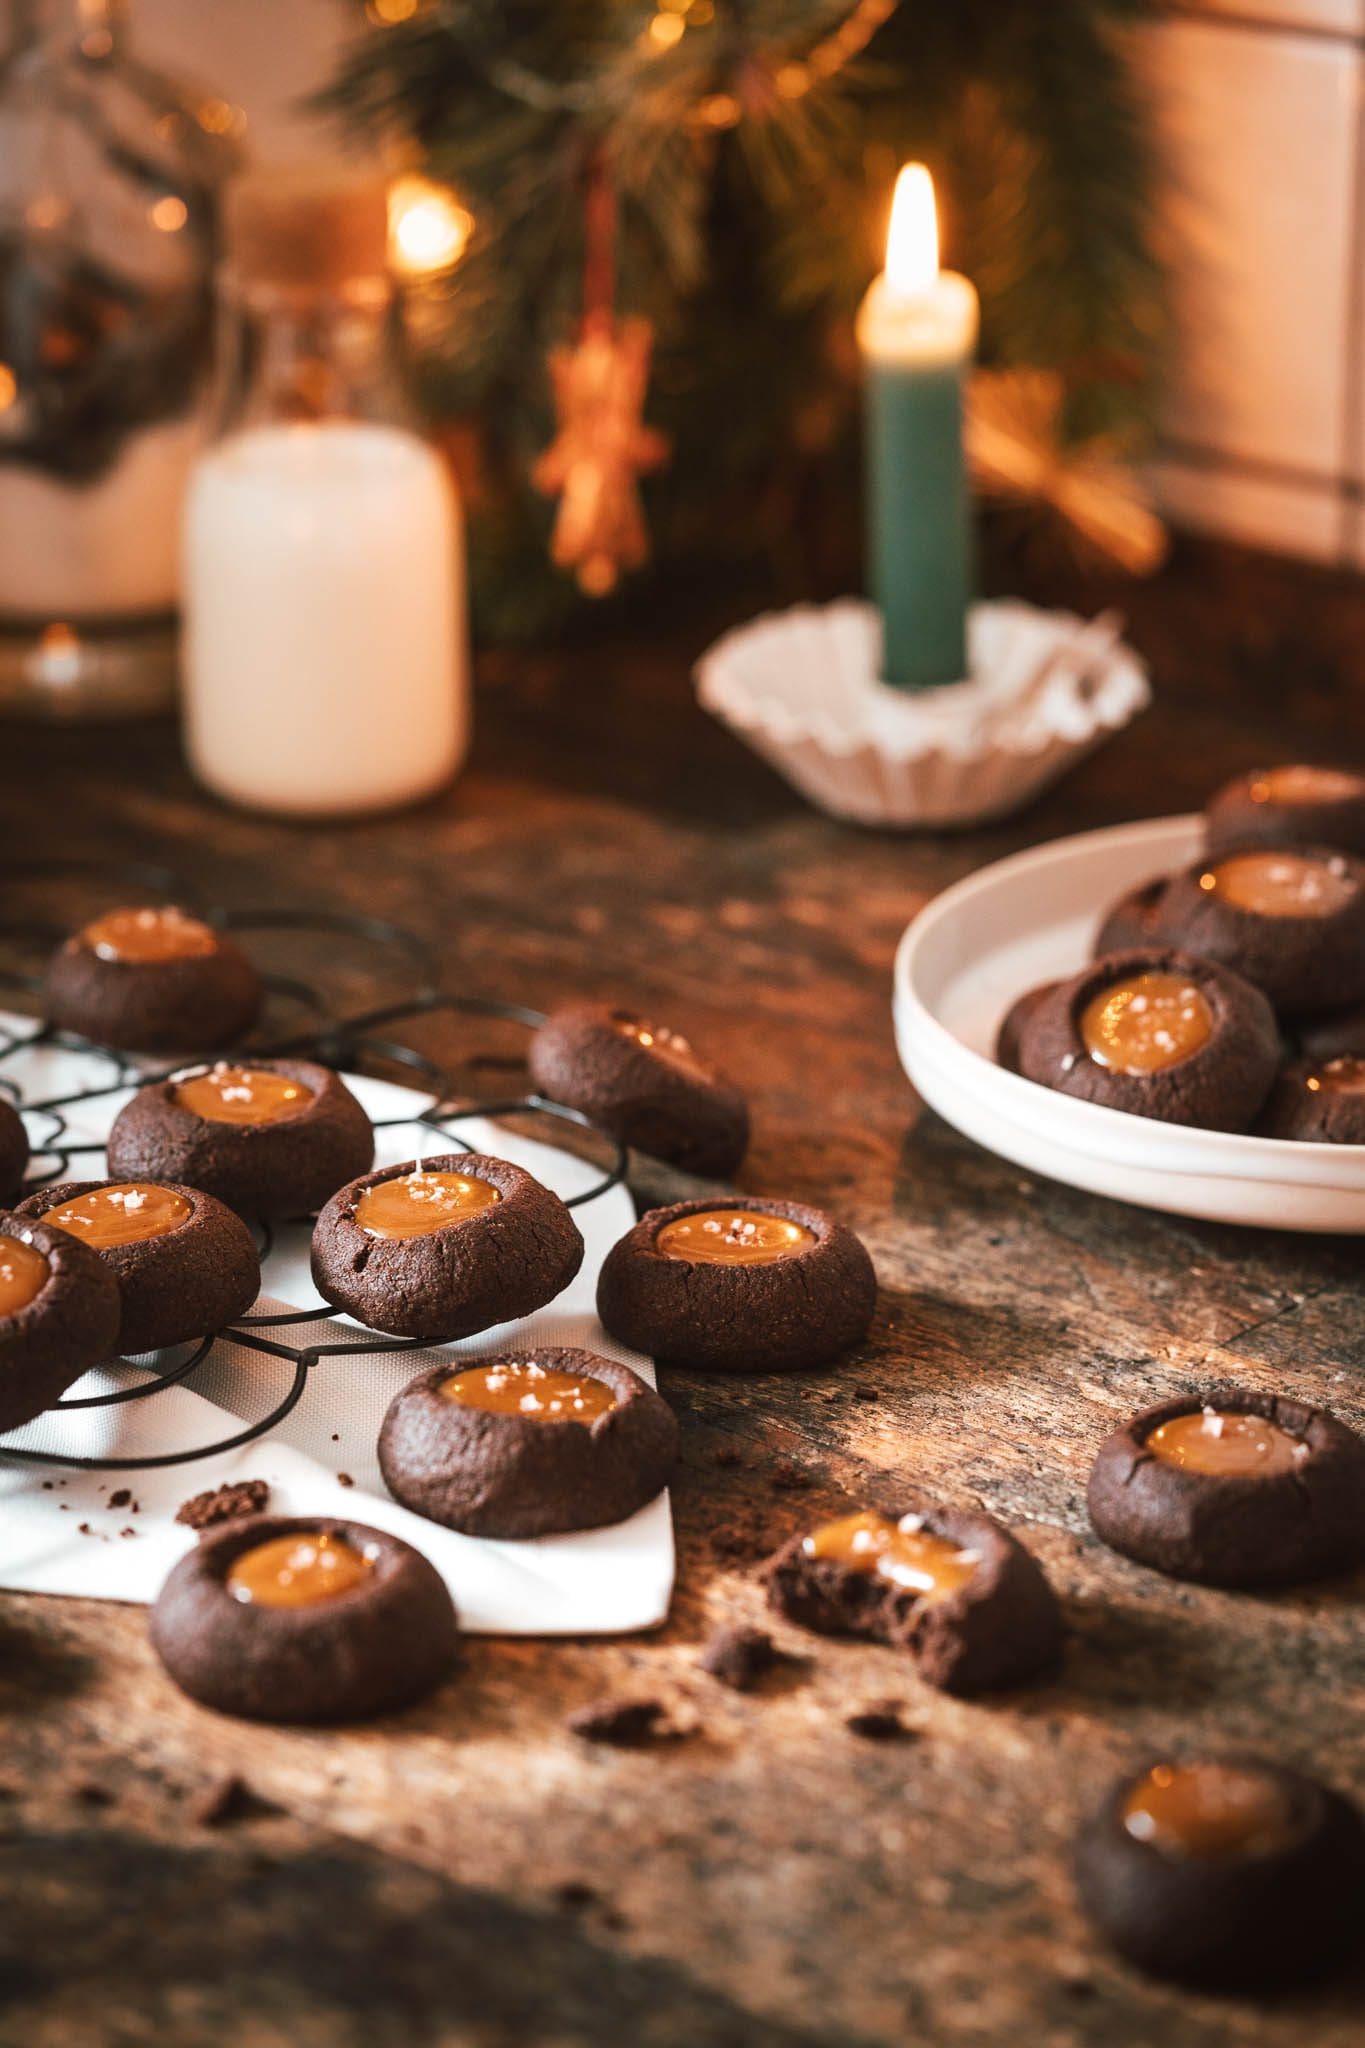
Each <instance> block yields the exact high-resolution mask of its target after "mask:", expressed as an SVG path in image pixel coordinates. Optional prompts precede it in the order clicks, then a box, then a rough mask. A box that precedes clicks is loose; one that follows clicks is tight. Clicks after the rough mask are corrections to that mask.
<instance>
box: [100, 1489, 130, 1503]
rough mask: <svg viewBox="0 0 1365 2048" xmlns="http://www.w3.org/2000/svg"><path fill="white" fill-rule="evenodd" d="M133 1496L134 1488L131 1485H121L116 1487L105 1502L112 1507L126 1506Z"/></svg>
mask: <svg viewBox="0 0 1365 2048" xmlns="http://www.w3.org/2000/svg"><path fill="white" fill-rule="evenodd" d="M132 1497H133V1489H132V1488H131V1486H119V1487H116V1488H115V1489H114V1491H113V1492H112V1493H111V1494H110V1496H109V1498H108V1500H107V1501H106V1502H105V1506H106V1507H111V1508H126V1507H127V1505H128V1503H129V1501H130V1500H131V1499H132Z"/></svg>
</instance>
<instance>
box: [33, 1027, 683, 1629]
mask: <svg viewBox="0 0 1365 2048" xmlns="http://www.w3.org/2000/svg"><path fill="white" fill-rule="evenodd" d="M63 1057H64V1056H60V1055H54V1054H51V1053H46V1054H44V1055H42V1058H43V1061H44V1066H45V1072H44V1074H43V1089H44V1092H49V1091H50V1092H53V1093H56V1092H59V1091H60V1089H61V1087H63V1086H69V1085H77V1086H80V1085H89V1082H90V1080H91V1078H92V1076H91V1072H90V1068H89V1065H88V1064H86V1065H84V1066H80V1067H77V1068H76V1069H75V1070H74V1080H73V1079H71V1078H70V1077H69V1076H68V1077H66V1078H64V1077H63V1070H62V1059H63ZM73 1057H76V1056H73ZM5 1071H6V1072H7V1073H9V1074H11V1075H12V1076H13V1077H14V1078H16V1079H21V1082H22V1080H23V1077H21V1075H20V1073H19V1063H18V1061H17V1060H11V1061H8V1062H6V1066H5ZM350 1085H351V1087H352V1088H353V1089H354V1090H355V1093H356V1094H357V1095H358V1096H359V1097H360V1099H361V1101H362V1102H363V1103H364V1104H365V1107H366V1108H367V1109H368V1110H369V1112H370V1114H371V1115H372V1116H375V1117H391V1116H401V1115H403V1114H404V1113H405V1111H407V1110H409V1109H411V1108H412V1107H413V1106H414V1105H415V1104H418V1103H420V1100H421V1098H419V1097H417V1096H415V1095H414V1094H413V1093H412V1092H411V1091H410V1090H408V1089H404V1088H398V1087H394V1086H392V1085H391V1084H389V1083H387V1082H381V1081H371V1080H368V1079H364V1078H357V1079H352V1080H351V1082H350ZM25 1092H26V1093H28V1094H30V1095H32V1094H34V1093H35V1092H36V1091H34V1090H32V1089H30V1088H29V1087H28V1086H27V1085H25ZM125 1099H126V1098H125V1097H124V1096H122V1095H118V1096H112V1097H109V1098H108V1099H107V1100H106V1101H105V1102H103V1103H100V1104H98V1105H96V1104H90V1105H87V1106H83V1107H80V1108H79V1109H78V1110H77V1109H74V1108H73V1110H72V1111H71V1112H69V1115H70V1118H71V1123H72V1126H73V1131H75V1130H79V1131H81V1133H82V1134H85V1133H89V1134H90V1135H92V1136H101V1137H102V1136H103V1134H104V1132H105V1131H107V1128H108V1125H109V1123H110V1122H111V1121H112V1119H113V1116H114V1115H115V1114H116V1112H117V1110H118V1108H119V1107H120V1106H121V1104H122V1102H123V1101H124V1100H125ZM31 1121H32V1123H33V1125H34V1131H33V1135H34V1137H35V1139H36V1138H38V1137H40V1135H41V1131H40V1128H39V1127H40V1125H41V1123H42V1122H43V1120H42V1119H39V1118H33V1119H32V1120H31ZM460 1130H461V1132H462V1134H463V1135H464V1137H465V1138H466V1139H467V1140H468V1141H469V1142H470V1143H471V1144H472V1145H474V1146H475V1147H476V1148H477V1149H479V1150H484V1151H488V1152H491V1153H495V1154H497V1155H499V1156H501V1157H503V1158H507V1159H513V1160H515V1161H516V1163H517V1164H518V1165H520V1166H524V1167H526V1168H527V1169H528V1171H530V1172H532V1173H534V1174H535V1175H536V1177H537V1178H538V1179H540V1180H542V1181H544V1182H545V1184H546V1185H547V1186H549V1187H552V1188H554V1189H555V1191H556V1192H557V1193H558V1194H561V1195H565V1196H568V1195H573V1194H577V1193H579V1192H580V1191H581V1190H582V1189H584V1188H586V1187H588V1186H590V1185H591V1183H592V1181H593V1180H594V1179H595V1178H596V1173H595V1170H594V1169H593V1168H591V1167H589V1166H587V1165H586V1164H585V1163H584V1162H582V1161H581V1160H577V1159H575V1158H573V1157H572V1156H571V1155H569V1154H568V1153H565V1152H561V1151H558V1150H557V1149H555V1148H554V1147H552V1146H547V1145H539V1144H536V1143H534V1142H532V1141H531V1140H529V1139H526V1138H523V1137H520V1136H518V1135H513V1134H512V1133H509V1132H507V1131H504V1130H502V1129H500V1128H497V1127H494V1126H492V1125H488V1124H482V1123H480V1122H479V1121H478V1120H477V1119H474V1118H471V1119H469V1120H468V1122H465V1123H462V1124H461V1125H460ZM377 1141H378V1142H377V1159H376V1163H377V1164H379V1165H388V1164H396V1163H397V1162H398V1161H400V1160H404V1159H409V1158H412V1157H413V1156H414V1155H415V1154H417V1153H419V1152H426V1153H432V1152H437V1151H440V1150H441V1149H442V1147H441V1144H440V1141H439V1140H438V1139H437V1138H436V1137H435V1136H434V1134H433V1133H431V1132H429V1131H423V1130H421V1128H420V1127H414V1126H412V1125H403V1126H398V1127H395V1128H394V1129H391V1130H386V1131H381V1132H379V1133H378V1134H377ZM102 1171H103V1166H102V1162H100V1161H99V1160H98V1158H96V1159H95V1160H93V1161H90V1160H88V1159H86V1160H82V1161H81V1163H80V1172H81V1177H82V1178H87V1177H89V1178H95V1177H97V1176H98V1174H99V1173H101V1172H102ZM574 1214H575V1217H576V1220H577V1222H578V1225H579V1228H580V1229H581V1230H582V1233H583V1239H584V1245H585V1256H584V1260H583V1266H582V1269H581V1271H580V1272H579V1274H578V1276H577V1278H576V1279H575V1280H574V1281H573V1283H572V1284H571V1286H569V1287H568V1288H566V1289H565V1291H564V1293H563V1294H561V1295H560V1296H559V1298H558V1299H557V1300H556V1301H554V1302H553V1303H551V1304H550V1306H549V1307H548V1308H545V1309H542V1310H540V1311H539V1312H538V1313H537V1314H536V1315H534V1316H528V1317H526V1318H525V1319H524V1320H523V1321H521V1322H519V1323H512V1324H506V1325H504V1326H502V1327H501V1328H498V1329H494V1330H486V1331H484V1332H482V1333H481V1334H480V1335H479V1336H478V1337H473V1338H469V1339H466V1340H465V1341H464V1342H462V1343H460V1344H450V1345H440V1346H433V1347H432V1348H431V1349H430V1350H424V1351H421V1352H378V1353H376V1354H375V1355H373V1356H366V1357H350V1358H335V1359H323V1360H322V1361H321V1362H320V1363H319V1364H318V1365H316V1366H315V1367H314V1368H313V1370H312V1372H311V1373H310V1374H309V1377H308V1383H307V1386H306V1388H305V1391H304V1395H303V1399H302V1400H301V1401H300V1403H299V1405H298V1407H297V1408H296V1409H295V1410H294V1411H293V1413H292V1414H291V1415H290V1416H288V1417H287V1418H286V1419H285V1420H284V1421H283V1422H282V1423H280V1424H279V1425H278V1426H277V1428H276V1429H275V1430H274V1431H273V1432H272V1434H271V1435H270V1436H269V1437H268V1438H266V1439H265V1440H263V1441H259V1442H256V1443H251V1444H247V1445H244V1446H243V1447H242V1448H241V1449H240V1450H237V1451H232V1452H229V1453H227V1454H226V1455H225V1456H222V1457H216V1458H209V1459H204V1460H201V1461H196V1462H195V1463H193V1464H189V1465H181V1466H174V1467H171V1468H169V1469H168V1470H166V1471H161V1472H155V1471H153V1472H138V1471H126V1472H92V1473H86V1472H80V1471H77V1470H72V1469H69V1468H66V1469H63V1468H60V1467H54V1466H46V1465H31V1464H28V1463H27V1462H25V1461H22V1460H19V1459H10V1458H6V1457H5V1456H4V1449H5V1447H6V1446H13V1447H21V1446H22V1447H25V1448H29V1449H33V1450H44V1451H53V1452H56V1453H57V1454H58V1455H75V1454H79V1455H83V1456H89V1457H119V1456H127V1457H139V1456H154V1455H155V1454H157V1453H158V1452H159V1451H163V1450H179V1449H183V1448H185V1447H186V1446H188V1445H194V1444H210V1443H213V1442H215V1441H217V1440H219V1439H221V1438H223V1437H227V1436H231V1435H232V1434H234V1419H235V1418H241V1419H242V1420H243V1421H250V1420H252V1419H254V1418H256V1417H259V1416H260V1415H261V1414H262V1413H264V1412H265V1411H266V1410H267V1409H268V1408H269V1407H273V1406H274V1405H275V1403H276V1402H277V1401H278V1400H279V1399H280V1397H281V1396H282V1395H283V1393H284V1391H285V1389H286V1387H287V1386H288V1384H289V1380H290V1376H291V1375H292V1372H293V1367H292V1365H290V1364H288V1363H286V1362H285V1361H282V1360H278V1361H277V1360H273V1359H270V1358H268V1357H266V1356H264V1355H263V1354H261V1353H260V1352H257V1351H253V1350H249V1349H248V1348H246V1347H245V1346H241V1345H236V1344H233V1343H232V1342H231V1341H230V1340H222V1341H220V1342H219V1343H218V1344H216V1345H215V1346H214V1348H213V1351H212V1352H211V1354H210V1356H209V1358H208V1359H207V1360H206V1361H205V1363H204V1365H203V1366H202V1367H200V1368H199V1369H198V1370H197V1371H196V1372H195V1374H194V1375H193V1377H192V1379H191V1380H190V1382H189V1383H188V1384H187V1385H186V1386H182V1387H169V1388H166V1389H164V1390H163V1391H162V1392H160V1393H157V1394H154V1395H150V1396H149V1397H148V1398H147V1399H146V1400H142V1401H131V1402H127V1403H124V1404H121V1405H120V1406H117V1407H114V1408H94V1409H79V1410H75V1411H69V1412H67V1413H59V1412H55V1411H50V1412H49V1413H48V1414H46V1415H44V1416H40V1417H39V1418H38V1420H37V1421H35V1422H33V1423H30V1424H29V1425H28V1426H27V1427H26V1428H25V1429H22V1430H16V1431H14V1432H12V1433H11V1434H10V1435H9V1436H7V1437H5V1438H2V1439H0V1585H3V1586H5V1587H8V1588H10V1589H12V1590H16V1591H23V1592H38V1593H65V1594H81V1595H85V1596H87V1597H90V1598H94V1599H105V1600H129V1601H150V1600H153V1599H155V1597H156V1594H157V1592H158V1590H159V1588H160V1586H161V1583H162V1581H163V1580H164V1578H165V1576H166V1573H167V1572H168V1571H169V1570H170V1568H171V1566H172V1565H173V1564H174V1563H175V1561H176V1559H177V1558H179V1557H180V1556H181V1555H182V1554H183V1553H184V1552H185V1551H186V1550H187V1549H189V1548H190V1546H191V1545H192V1543H193V1542H194V1540H195V1539H194V1536H193V1534H192V1532H191V1531H190V1530H188V1529H184V1528H181V1527H179V1526H177V1524H176V1521H175V1513H176V1510H177V1508H178V1507H179V1506H180V1504H181V1502H182V1501H184V1500H185V1499H186V1498H187V1497H188V1496H189V1495H190V1494H193V1493H199V1492H202V1491H204V1490H206V1489H207V1488H210V1487H214V1486H220V1485H224V1484H226V1483H229V1482H231V1481H233V1480H238V1479H249V1478H259V1479H265V1480H267V1481H269V1483H270V1487H271V1508H272V1510H276V1511H278V1512H280V1513H285V1514H308V1515H314V1514H315V1515H345V1516H348V1517H350V1518H351V1519H353V1520H355V1521H360V1522H371V1523H373V1524H374V1525H375V1526H376V1527H377V1528H381V1529H389V1530H392V1531H393V1533H394V1534H395V1535H398V1536H402V1537H403V1538H404V1539H405V1540H406V1541H407V1542H409V1543H411V1544H412V1545H413V1546H414V1548H416V1549H417V1550H420V1551H422V1552H423V1553H424V1554H425V1555H426V1556H427V1557H429V1558H430V1559H431V1561H432V1563H433V1564H434V1565H435V1566H436V1568H437V1570H438V1571H439V1572H440V1573H441V1575H442V1577H443V1578H444V1579H445V1581H446V1584H447V1585H448V1586H449V1587H450V1590H451V1593H452V1595H453V1596H454V1600H455V1604H456V1607H457V1608H458V1610H459V1613H460V1618H461V1620H462V1622H463V1623H464V1625H465V1626H466V1627H467V1628H470V1629H473V1630H476V1631H478V1632H480V1633H487V1634H496V1635H590V1634H591V1635H610V1634H616V1633H619V1632H621V1631H624V1630H628V1629H637V1628H650V1627H653V1626H655V1625H657V1624H658V1623H659V1622H661V1621H662V1620H663V1619H664V1617H665V1615H666V1614H667V1612H668V1603H669V1599H670V1596H671V1593H672V1586H673V1569H674V1558H673V1529H672V1522H671V1519H670V1515H669V1506H668V1496H667V1494H661V1495H660V1496H659V1498H658V1499H657V1500H655V1501H652V1502H651V1503H650V1505H649V1506H648V1507H646V1508H643V1509H642V1510H641V1511H640V1513H639V1514H637V1515H634V1516H632V1517H631V1519H630V1520H629V1521H627V1522H622V1523H619V1524H617V1526H616V1527H614V1528H610V1529H594V1530H589V1531H585V1532H583V1533H580V1534H577V1535H572V1536H546V1537H539V1538H537V1539H535V1540H534V1541H532V1542H527V1543H495V1542H489V1541H487V1540H485V1539H482V1538H474V1537H469V1536H460V1535H457V1534H456V1533H455V1532H454V1531H453V1530H449V1529H442V1528H439V1527H437V1525H436V1524H435V1523H432V1522H428V1521H426V1520H424V1519H423V1518H422V1517H421V1516H419V1515H414V1514H411V1513H409V1512H408V1510H407V1509H405V1508H402V1507H399V1506H398V1504H397V1503H396V1502H395V1501H393V1500H391V1499H390V1498H389V1496H388V1493H387V1492H386V1490H385V1487H384V1482H383V1479H382V1477H381V1476H380V1472H379V1464H378V1459H377V1457H376V1453H375V1445H376V1441H377V1438H378V1434H379V1425H380V1423H381V1421H382V1419H383V1416H384V1411H385V1410H386V1408H387V1407H388V1405H389V1402H390V1401H391V1400H392V1399H393V1396H394V1395H395V1394H396V1393H397V1392H398V1390H399V1388H400V1387H402V1386H404V1385H406V1383H407V1382H408V1380H409V1379H411V1378H412V1377H414V1375H415V1374H416V1373H418V1372H420V1371H422V1370H424V1369H425V1367H426V1366H428V1365H430V1364H433V1363H434V1362H436V1361H437V1360H438V1359H440V1358H442V1357H445V1356H449V1355H456V1356H459V1357H461V1358H476V1357H480V1356H486V1355H489V1354H491V1353H494V1352H497V1351H499V1350H501V1349H505V1348H506V1347H507V1346H508V1345H510V1344H517V1345H520V1344H524V1343H531V1344H543V1345H546V1346H549V1345H582V1346H584V1347H585V1348H586V1349H588V1350H591V1351H597V1352H600V1353H602V1354H603V1355H605V1356H607V1357H609V1358H618V1359H620V1360H621V1361H622V1362H623V1363H624V1364H627V1365H630V1366H632V1367H633V1368H634V1370H635V1371H636V1372H638V1373H640V1374H641V1376H642V1377H643V1378H644V1379H646V1380H648V1381H649V1382H650V1384H651V1385H652V1384H653V1383H654V1371H653V1367H652V1366H651V1364H650V1362H649V1360H648V1359H644V1358H641V1357H640V1356H639V1355H638V1354H636V1353H634V1352H631V1351H628V1350H626V1349H625V1348H624V1347H623V1346H622V1345H620V1344H617V1343H616V1342H614V1340H613V1339H611V1338H609V1337H608V1336H607V1335H606V1332H605V1331H604V1330H603V1329H602V1326H601V1324H600V1323H599V1322H598V1321H597V1316H596V1311H595V1308H594V1300H595V1295H596V1287H597V1275H598V1272H599V1270H600V1268H601V1264H602V1260H603V1259H604V1258H605V1256H606V1254H607V1252H608V1251H609V1250H610V1248H611V1246H612V1245H613V1244H614V1243H615V1242H616V1240H617V1238H619V1237H622V1236H624V1234H625V1233H626V1231H627V1230H629V1229H630V1228H631V1226H632V1225H633V1223H634V1220H635V1212H634V1206H633V1204H632V1202H631V1200H630V1197H629V1195H628V1194H627V1193H626V1191H625V1190H624V1189H623V1188H613V1189H612V1190H611V1191H610V1192H609V1193H607V1194H606V1195H603V1196H601V1197H600V1198H598V1199H597V1200H596V1201H593V1202H589V1203H587V1204H585V1205H584V1206H583V1207H582V1208H579V1209H576V1210H575V1211H574ZM265 1280H266V1284H267V1288H268V1294H267V1295H265V1296H263V1297H262V1299H261V1301H260V1302H259V1303H258V1304H257V1310H258V1312H259V1313H261V1314H267V1313H270V1312H272V1310H273V1309H279V1308H283V1307H285V1306H288V1305H294V1306H298V1307H300V1308H307V1307H309V1306H310V1305H311V1304H312V1303H313V1302H314V1301H315V1300H316V1299H317V1296H316V1292H315V1290H314V1289H313V1287H312V1283H311V1281H310V1280H309V1277H308V1233H307V1231H306V1230H303V1229H298V1228H291V1229H289V1230H287V1231H282V1232H281V1233H280V1239H279V1242H278V1243H277V1244H276V1246H275V1248H274V1250H273V1251H272V1253H271V1256H270V1258H269V1259H268V1260H267V1262H266V1266H265ZM264 1334H266V1335H270V1334H272V1333H271V1332H269V1331H266V1332H265V1333H264ZM278 1334H279V1335H280V1336H281V1337H282V1338H283V1340H284V1341H285V1342H286V1343H288V1344H291V1345H293V1346H296V1347H299V1348H303V1347H305V1346H307V1345H309V1344H312V1343H318V1342H324V1341H327V1340H328V1339H334V1338H340V1339H342V1340H347V1339H351V1338H353V1337H354V1336H355V1325H354V1324H353V1323H351V1322H350V1321H349V1319H346V1318H337V1319H333V1320H326V1319H325V1318H324V1316H323V1314H322V1312H321V1311H320V1313H319V1319H318V1321H317V1322H316V1323H306V1324H292V1325H287V1326H286V1327H285V1328H284V1329H283V1330H282V1331H280V1332H279V1333H278ZM138 1370H139V1369H138V1367H136V1366H131V1367H128V1366H118V1367H114V1368H110V1369H108V1370H101V1371H99V1372H97V1373H91V1374H88V1375H87V1376H86V1378H85V1379H84V1380H83V1381H81V1382H80V1384H79V1385H78V1386H76V1387H73V1388H72V1389H71V1393H72V1394H73V1395H84V1394H93V1393H100V1392H104V1391H107V1390H108V1389H109V1388H111V1387H113V1386H116V1385H121V1384H125V1383H126V1382H127V1380H128V1379H129V1378H130V1377H133V1378H135V1377H137V1376H138ZM334 1437H335V1439H336V1440H335V1441H334V1440H333V1439H334ZM338 1473H345V1474H346V1475H347V1477H348V1478H350V1479H351V1480H352V1481H353V1482H354V1483H353V1484H352V1485H350V1486H345V1485H343V1484H342V1483H341V1481H340V1480H339V1479H338V1476H337V1475H338ZM45 1482H46V1483H45ZM125 1488H126V1489H127V1490H128V1491H129V1492H130V1494H131V1495H132V1499H133V1500H135V1501H136V1502H137V1506H138V1511H137V1512H136V1513H134V1512H132V1508H131V1503H125V1504H124V1505H122V1506H120V1507H117V1508H115V1507H111V1506H110V1505H109V1500H110V1496H111V1494H114V1493H118V1492H121V1491H122V1490H123V1489H125ZM82 1525H84V1530H83V1529H82ZM124 1529H132V1530H133V1531H135V1533H134V1534H133V1535H131V1536H124V1535H121V1534H120V1531H121V1530H124Z"/></svg>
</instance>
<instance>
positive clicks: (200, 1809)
mask: <svg viewBox="0 0 1365 2048" xmlns="http://www.w3.org/2000/svg"><path fill="white" fill-rule="evenodd" d="M271 1810H272V1809H271V1808H270V1806H269V1805H268V1803H267V1802H266V1801H265V1800H263V1799H258V1798H257V1797H256V1794H255V1793H254V1792H253V1791H252V1789H251V1787H250V1786H249V1785H248V1784H247V1782H246V1779H245V1778H243V1777H239V1775H238V1774H237V1772H236V1771H226V1772H224V1774H223V1776H222V1777H221V1778H215V1779H213V1781H212V1782H211V1783H210V1784H208V1785H206V1786H204V1788H203V1790H202V1791H201V1792H199V1793H198V1794H197V1795H196V1797H195V1798H194V1799H192V1800H191V1801H190V1805H189V1809H188V1811H189V1818H190V1819H191V1820H192V1821H193V1822H194V1824H195V1826H196V1827H200V1828H221V1827H226V1826H227V1825H228V1823H229V1822H231V1821H234V1820H245V1819H246V1818H247V1816H248V1815H249V1814H253V1813H266V1812H270V1811H271Z"/></svg>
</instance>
